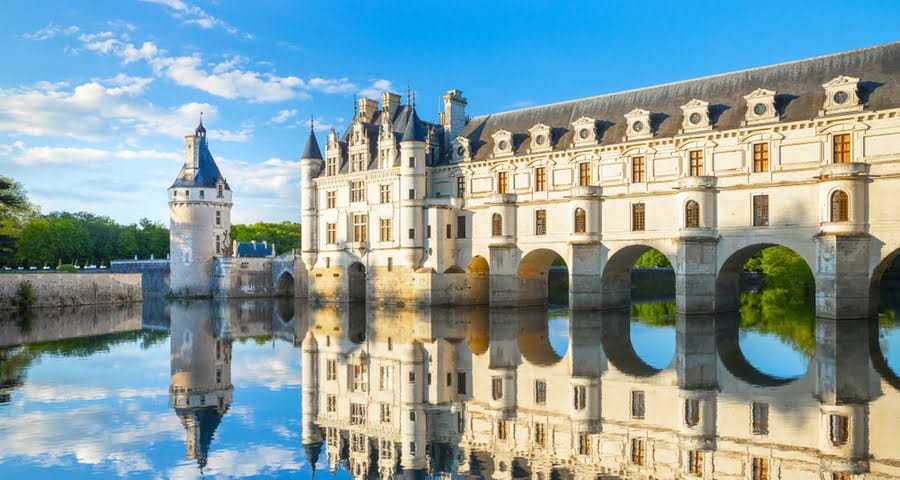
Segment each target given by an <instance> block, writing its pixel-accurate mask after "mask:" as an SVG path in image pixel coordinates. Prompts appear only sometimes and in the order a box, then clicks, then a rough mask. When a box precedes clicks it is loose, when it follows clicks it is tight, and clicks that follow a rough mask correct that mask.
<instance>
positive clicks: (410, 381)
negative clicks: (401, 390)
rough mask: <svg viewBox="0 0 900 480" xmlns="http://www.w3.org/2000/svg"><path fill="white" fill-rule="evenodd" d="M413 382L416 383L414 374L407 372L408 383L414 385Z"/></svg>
mask: <svg viewBox="0 0 900 480" xmlns="http://www.w3.org/2000/svg"><path fill="white" fill-rule="evenodd" d="M415 382H416V372H413V371H410V372H409V383H415Z"/></svg>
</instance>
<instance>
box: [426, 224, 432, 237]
mask: <svg viewBox="0 0 900 480" xmlns="http://www.w3.org/2000/svg"><path fill="white" fill-rule="evenodd" d="M425 237H426V238H431V225H426V226H425Z"/></svg>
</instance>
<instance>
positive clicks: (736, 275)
mask: <svg viewBox="0 0 900 480" xmlns="http://www.w3.org/2000/svg"><path fill="white" fill-rule="evenodd" d="M753 240H754V239H751V240H750V242H751V243H749V244H747V245H741V246H739V247H738V248H736V249H735V250H734V251H732V252H730V253H729V254H728V255H727V256H725V255H721V252H720V255H721V256H720V257H719V258H724V260H723V261H721V262H719V267H718V271H717V272H716V311H718V312H730V311H736V310H737V309H738V306H739V305H738V304H739V297H740V277H741V273H742V272H743V271H744V265H745V264H746V263H747V260H749V259H750V257H752V256H754V255H756V254H757V253H759V252H760V251H762V250H763V249H765V248H769V247H776V246H780V247H785V248H788V249H790V250H792V251H793V252H794V253H796V254H798V255H800V257H802V258H803V260H804V261H805V262H806V266H807V267H809V269H810V271H811V272H812V271H813V268H812V266H813V265H815V263H814V262H811V260H813V258H814V257H811V256H810V252H809V251H807V252H805V253H806V255H804V251H803V249H799V250H798V248H794V247H792V246H790V245H785V244H782V243H771V242H759V243H753ZM809 245H810V247H812V250H815V245H814V243H813V242H812V241H810V242H809ZM813 276H814V277H815V274H813Z"/></svg>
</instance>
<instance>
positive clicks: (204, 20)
mask: <svg viewBox="0 0 900 480" xmlns="http://www.w3.org/2000/svg"><path fill="white" fill-rule="evenodd" d="M141 1H142V2H147V3H155V4H157V5H163V6H165V7H167V8H168V9H169V14H170V15H171V16H172V18H175V19H178V20H181V21H182V22H184V23H185V24H188V25H197V26H198V27H200V28H203V29H206V30H210V29H214V28H221V29H222V30H224V31H226V32H228V33H229V34H231V35H234V36H237V37H242V38H245V39H247V40H252V39H253V35H251V34H249V33H246V32H241V31H240V30H238V29H237V28H235V27H233V26H231V25H230V24H228V23H227V22H226V21H225V20H222V19H221V18H218V17H215V16H213V15H210V14H209V13H207V12H206V11H205V10H203V9H202V8H200V7H198V6H196V5H188V4H187V3H185V2H183V1H181V0H141Z"/></svg>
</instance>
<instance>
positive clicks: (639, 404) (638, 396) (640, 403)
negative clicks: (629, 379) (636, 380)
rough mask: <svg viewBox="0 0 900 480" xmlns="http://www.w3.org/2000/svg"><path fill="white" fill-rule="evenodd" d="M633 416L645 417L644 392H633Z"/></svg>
mask: <svg viewBox="0 0 900 480" xmlns="http://www.w3.org/2000/svg"><path fill="white" fill-rule="evenodd" d="M631 418H644V392H642V391H638V390H635V391H633V392H631Z"/></svg>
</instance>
